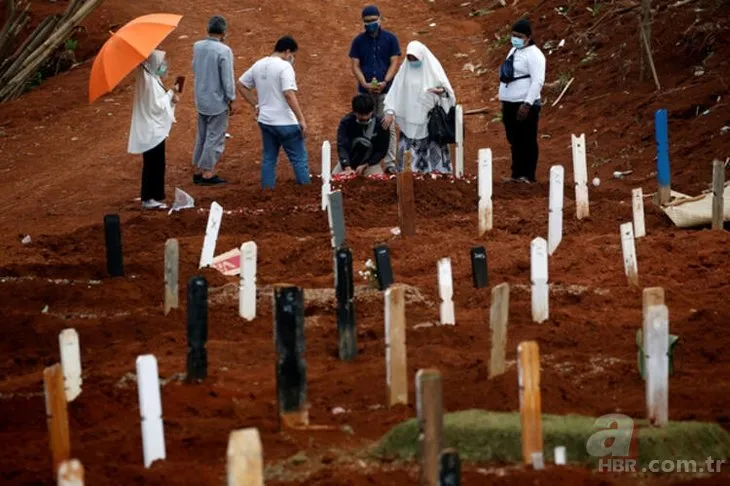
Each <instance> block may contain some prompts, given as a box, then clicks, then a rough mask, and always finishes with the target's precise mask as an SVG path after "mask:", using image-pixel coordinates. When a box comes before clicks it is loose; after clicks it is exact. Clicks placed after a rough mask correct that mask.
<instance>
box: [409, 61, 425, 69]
mask: <svg viewBox="0 0 730 486" xmlns="http://www.w3.org/2000/svg"><path fill="white" fill-rule="evenodd" d="M408 62H409V66H411V67H414V68H416V69H418V68H420V67H421V66H423V61H408Z"/></svg>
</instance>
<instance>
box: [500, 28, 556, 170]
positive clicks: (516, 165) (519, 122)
mask: <svg viewBox="0 0 730 486" xmlns="http://www.w3.org/2000/svg"><path fill="white" fill-rule="evenodd" d="M544 84H545V55H544V54H543V53H542V52H541V51H540V48H539V47H537V46H536V45H535V43H534V42H533V41H532V27H531V26H530V22H528V21H527V20H525V19H522V20H518V21H517V22H516V23H515V24H514V25H513V26H512V49H510V52H509V54H508V55H507V59H506V60H505V62H504V64H502V67H501V69H500V85H499V100H500V101H501V102H502V122H503V123H504V127H505V131H506V132H507V140H508V141H509V143H510V145H511V147H512V177H511V179H510V180H511V181H514V182H526V183H531V182H535V180H536V178H535V172H536V170H537V159H538V155H539V149H538V145H537V127H538V121H539V118H540V99H541V94H540V93H541V91H542V87H543V85H544Z"/></svg>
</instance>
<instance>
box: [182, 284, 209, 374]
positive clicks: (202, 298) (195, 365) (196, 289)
mask: <svg viewBox="0 0 730 486" xmlns="http://www.w3.org/2000/svg"><path fill="white" fill-rule="evenodd" d="M207 341H208V282H207V281H206V280H205V278H204V277H193V278H191V279H190V280H189V281H188V362H187V371H188V373H187V379H188V380H189V381H200V380H203V379H205V378H206V377H207V376H208V352H207V351H206V349H205V343H206V342H207Z"/></svg>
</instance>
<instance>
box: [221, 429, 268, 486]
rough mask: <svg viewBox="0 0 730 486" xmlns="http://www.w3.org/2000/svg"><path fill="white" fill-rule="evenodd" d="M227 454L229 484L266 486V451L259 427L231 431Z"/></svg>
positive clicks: (235, 485) (230, 485)
mask: <svg viewBox="0 0 730 486" xmlns="http://www.w3.org/2000/svg"><path fill="white" fill-rule="evenodd" d="M227 456H228V463H227V471H228V483H227V486H264V453H263V450H262V448H261V436H260V435H259V431H258V429H255V428H249V429H239V430H234V431H233V432H231V434H230V435H229V436H228V450H227Z"/></svg>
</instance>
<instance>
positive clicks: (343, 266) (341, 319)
mask: <svg viewBox="0 0 730 486" xmlns="http://www.w3.org/2000/svg"><path fill="white" fill-rule="evenodd" d="M335 259H336V261H337V273H335V282H336V285H335V294H336V296H337V333H338V336H339V341H340V359H341V360H343V361H351V360H353V359H355V357H356V356H357V330H356V325H355V303H354V302H353V299H354V297H355V288H354V285H353V282H352V253H351V252H350V249H349V248H347V247H342V248H339V249H337V251H336V252H335Z"/></svg>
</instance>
